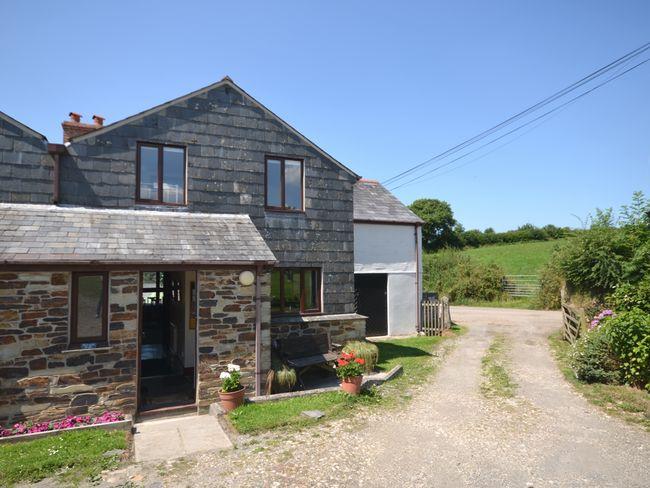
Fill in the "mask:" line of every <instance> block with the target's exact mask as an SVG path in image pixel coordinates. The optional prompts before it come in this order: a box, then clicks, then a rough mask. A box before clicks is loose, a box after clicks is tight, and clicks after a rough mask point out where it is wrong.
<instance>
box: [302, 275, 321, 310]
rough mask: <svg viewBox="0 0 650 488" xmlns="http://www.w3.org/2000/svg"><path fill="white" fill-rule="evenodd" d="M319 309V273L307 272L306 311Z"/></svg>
mask: <svg viewBox="0 0 650 488" xmlns="http://www.w3.org/2000/svg"><path fill="white" fill-rule="evenodd" d="M317 308H318V271H317V270H315V269H306V270H305V310H314V309H317Z"/></svg>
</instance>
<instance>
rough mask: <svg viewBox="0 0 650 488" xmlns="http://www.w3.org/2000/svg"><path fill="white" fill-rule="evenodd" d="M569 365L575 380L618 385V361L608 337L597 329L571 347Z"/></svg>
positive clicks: (619, 376) (619, 378)
mask: <svg viewBox="0 0 650 488" xmlns="http://www.w3.org/2000/svg"><path fill="white" fill-rule="evenodd" d="M570 364H571V367H572V368H573V371H574V372H575V374H576V376H577V378H578V379H579V380H581V381H585V382H587V383H620V380H621V375H620V373H619V371H618V366H619V365H618V361H617V360H616V357H615V355H614V353H613V351H612V348H611V345H610V339H609V337H608V336H607V335H606V334H605V333H604V329H603V328H601V327H599V328H595V329H593V330H590V331H588V332H587V333H585V334H584V335H583V336H582V337H580V339H578V340H577V341H576V343H575V344H574V345H573V350H572V352H571V358H570Z"/></svg>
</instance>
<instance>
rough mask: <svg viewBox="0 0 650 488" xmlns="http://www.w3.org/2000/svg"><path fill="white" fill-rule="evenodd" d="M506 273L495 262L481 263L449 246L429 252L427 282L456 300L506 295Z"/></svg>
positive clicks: (434, 288) (496, 297)
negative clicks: (504, 283)
mask: <svg viewBox="0 0 650 488" xmlns="http://www.w3.org/2000/svg"><path fill="white" fill-rule="evenodd" d="M504 274H505V273H504V272H503V270H502V269H501V268H500V267H499V266H497V265H495V264H487V265H484V264H479V263H476V262H475V261H473V260H472V259H471V258H470V257H469V256H467V255H466V254H463V253H462V252H460V251H457V250H452V249H446V250H444V251H439V252H437V253H435V254H431V255H429V256H428V263H427V265H426V275H427V277H428V281H427V283H425V286H426V289H428V290H430V291H435V292H436V293H438V294H440V295H448V296H449V298H450V299H451V300H452V301H458V300H463V299H475V300H495V299H498V298H501V297H502V296H503V292H502V290H501V288H502V279H503V276H504Z"/></svg>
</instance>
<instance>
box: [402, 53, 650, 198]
mask: <svg viewBox="0 0 650 488" xmlns="http://www.w3.org/2000/svg"><path fill="white" fill-rule="evenodd" d="M648 61H650V58H647V59H645V60H643V61H641V62H640V63H637V64H635V65H634V66H632V67H631V68H628V69H626V70H625V71H623V72H621V73H619V74H617V75H615V76H612V77H611V78H609V79H607V80H605V81H603V82H602V83H600V84H598V85H596V86H594V87H592V88H590V89H589V90H587V91H585V92H583V93H581V94H580V95H577V96H575V97H573V98H572V99H570V100H568V101H567V102H564V103H562V104H560V105H558V106H556V107H554V108H552V109H551V110H549V111H547V112H544V113H543V114H542V115H538V116H537V117H535V118H534V119H531V120H529V121H528V122H526V123H524V124H522V125H520V126H518V127H516V128H514V129H512V130H510V131H508V132H506V133H505V134H502V135H500V136H499V137H496V138H494V139H492V140H491V141H489V142H487V143H485V144H483V145H481V146H479V147H478V148H476V149H473V150H471V151H469V152H467V153H465V154H463V155H461V156H459V157H457V158H455V159H452V160H451V161H447V162H446V163H444V164H441V165H438V166H436V167H435V168H433V169H430V170H429V171H427V172H425V173H422V174H421V175H418V176H415V177H414V178H411V179H410V180H408V181H406V182H404V183H402V184H400V185H397V186H394V187H391V188H390V190H391V191H392V190H397V189H398V188H402V187H404V186H406V185H408V184H410V183H413V182H415V181H417V180H419V179H420V178H422V177H423V176H426V175H428V174H431V173H433V172H434V171H437V170H439V169H441V168H444V167H446V166H449V165H450V164H453V163H455V162H456V161H458V160H460V159H463V158H464V157H467V156H469V155H470V154H473V153H475V152H476V151H479V150H481V149H482V148H484V147H486V146H489V145H491V144H493V143H495V142H497V141H499V140H501V139H503V138H504V137H507V136H508V135H510V134H512V133H514V132H517V131H518V130H520V129H523V128H524V127H526V126H528V125H530V124H532V123H534V122H536V121H538V120H540V119H542V118H544V117H547V116H548V115H550V114H552V113H554V112H556V111H558V110H560V109H562V108H564V107H566V106H567V105H569V104H571V103H573V102H575V101H576V100H578V99H580V98H582V97H584V96H586V95H589V94H590V93H591V92H593V91H595V90H597V89H598V88H600V87H602V86H604V85H607V84H608V83H611V82H612V81H614V80H616V79H618V78H620V77H621V76H623V75H625V74H627V73H629V72H630V71H632V70H634V69H636V68H638V67H639V66H642V65H643V64H645V63H647V62H648Z"/></svg>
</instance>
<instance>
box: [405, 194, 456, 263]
mask: <svg viewBox="0 0 650 488" xmlns="http://www.w3.org/2000/svg"><path fill="white" fill-rule="evenodd" d="M409 208H410V209H411V210H412V211H413V212H414V213H415V214H416V215H417V216H418V217H420V218H421V219H422V220H424V225H423V226H422V246H423V247H424V248H425V249H426V250H428V251H437V250H438V249H442V248H444V247H455V246H457V245H458V237H457V236H456V234H455V233H454V226H455V225H456V219H454V213H453V212H452V210H451V206H450V205H449V204H448V203H447V202H445V201H443V200H437V199H435V198H420V199H418V200H415V201H414V202H413V203H412V204H411V205H410V206H409Z"/></svg>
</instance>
